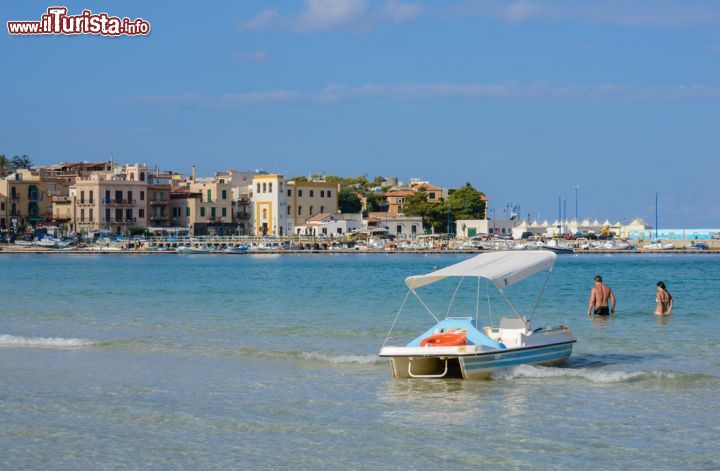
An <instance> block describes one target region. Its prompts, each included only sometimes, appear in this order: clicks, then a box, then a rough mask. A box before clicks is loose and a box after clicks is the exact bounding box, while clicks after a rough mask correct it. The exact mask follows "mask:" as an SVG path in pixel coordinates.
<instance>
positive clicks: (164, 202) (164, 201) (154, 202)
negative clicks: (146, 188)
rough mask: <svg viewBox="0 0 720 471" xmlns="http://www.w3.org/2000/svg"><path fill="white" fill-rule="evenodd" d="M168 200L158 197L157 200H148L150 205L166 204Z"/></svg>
mask: <svg viewBox="0 0 720 471" xmlns="http://www.w3.org/2000/svg"><path fill="white" fill-rule="evenodd" d="M169 202H170V200H166V199H159V200H155V199H153V200H150V206H161V205H165V204H168V203H169Z"/></svg>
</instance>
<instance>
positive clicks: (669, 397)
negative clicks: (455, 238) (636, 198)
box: [0, 254, 720, 469]
mask: <svg viewBox="0 0 720 471" xmlns="http://www.w3.org/2000/svg"><path fill="white" fill-rule="evenodd" d="M467 257H468V256H463V255H406V254H405V255H368V254H365V255H362V254H352V255H282V256H277V255H244V256H223V255H218V256H215V255H188V256H174V255H167V256H132V255H126V256H118V255H87V256H84V255H83V256H71V255H57V256H39V255H28V256H26V255H0V378H2V379H1V380H0V469H127V468H135V469H137V468H144V469H167V468H184V469H200V468H202V469H206V468H224V469H261V468H274V469H316V468H330V467H332V468H339V467H344V468H352V469H366V468H386V469H407V468H418V467H433V468H436V467H438V466H439V467H442V468H443V469H467V468H486V467H491V466H492V467H494V468H498V469H520V468H523V469H527V468H531V469H562V468H577V469H617V468H629V467H635V468H639V469H650V468H652V469H718V468H720V452H719V451H718V445H717V443H718V439H719V438H720V420H718V419H719V418H720V416H719V414H718V412H717V411H718V410H720V394H719V393H718V391H719V387H720V353H719V352H718V345H719V344H720V329H719V327H720V321H718V315H719V314H720V313H718V312H717V309H716V308H715V303H714V301H715V299H716V296H717V294H718V293H719V292H720V257H718V256H714V255H694V256H691V255H689V256H683V255H671V256H670V255H668V256H664V255H649V256H637V255H606V256H601V255H598V256H595V255H582V256H562V257H560V258H559V259H558V263H557V265H556V268H555V271H554V272H553V274H552V277H551V279H550V282H549V284H548V286H547V288H546V290H545V294H544V296H543V298H542V300H541V302H540V304H539V306H538V308H537V311H536V313H535V318H534V320H533V325H534V326H541V325H556V324H565V325H569V326H570V327H571V328H572V329H573V332H574V334H575V336H576V337H577V339H578V343H577V344H576V346H575V350H574V353H573V356H572V357H571V360H570V361H569V362H568V364H567V365H565V366H564V367H558V368H542V367H532V366H521V367H517V368H513V369H508V370H505V371H502V372H500V373H498V374H497V375H495V377H494V378H493V379H491V380H488V381H461V380H409V381H407V380H393V379H392V378H391V373H390V368H389V365H388V363H387V362H386V361H383V360H380V359H378V358H377V352H378V350H379V348H380V346H381V345H382V343H383V341H384V339H385V335H386V333H387V330H388V328H389V327H390V325H391V323H392V321H393V318H394V316H395V313H396V312H397V309H398V308H399V306H400V304H401V302H402V299H403V297H404V296H405V288H404V285H403V279H404V278H405V277H406V276H408V275H411V274H419V273H425V272H428V271H431V270H433V268H434V267H443V266H447V265H449V264H451V263H455V262H457V261H460V260H463V259H465V258H467ZM596 274H601V275H603V277H604V278H605V280H606V282H607V283H608V284H609V285H610V286H611V287H613V289H614V290H615V293H616V295H617V297H618V311H617V314H616V315H615V316H614V317H612V318H610V319H594V318H590V319H589V318H587V317H586V316H585V308H586V305H587V297H588V292H589V289H590V287H591V286H592V278H593V276H594V275H596ZM659 280H663V281H665V282H666V283H667V285H668V288H669V290H670V292H671V293H672V294H673V297H674V299H675V310H674V311H673V314H672V316H670V318H669V319H657V318H656V317H655V316H653V315H652V311H653V310H654V307H655V303H654V299H655V283H656V282H657V281H659ZM542 283H543V277H542V275H539V276H536V277H534V278H532V279H530V280H528V281H527V282H525V283H521V284H519V285H516V286H513V287H511V288H510V289H509V290H508V296H509V297H510V299H511V300H512V301H513V302H514V303H515V304H516V305H517V307H518V309H520V310H521V311H522V312H524V313H527V312H530V311H532V307H533V305H534V302H535V299H536V296H537V294H538V292H539V291H540V288H541V286H542ZM455 287H456V284H455V283H453V282H449V281H448V282H443V283H437V284H436V285H432V286H430V287H427V288H425V289H424V290H423V291H422V294H423V295H424V299H426V300H427V302H428V304H429V305H430V307H431V308H432V309H433V311H434V312H435V313H436V315H438V317H442V316H445V315H446V314H447V313H448V311H447V307H448V306H447V303H448V301H449V299H450V297H451V296H452V293H453V290H454V289H455ZM486 288H487V286H486V285H485V284H484V283H483V284H481V285H480V286H479V287H478V286H477V284H476V282H475V281H468V280H465V281H464V282H463V285H462V286H461V287H460V289H459V290H458V297H457V299H456V301H455V303H454V305H453V308H452V310H451V311H450V312H449V314H450V315H456V316H459V315H467V316H475V315H476V308H477V305H476V296H477V293H478V290H479V292H480V294H481V300H480V301H481V302H480V304H479V313H478V314H479V317H480V319H481V321H485V323H487V321H488V319H489V317H490V316H492V318H493V320H494V321H495V322H497V319H498V318H499V316H501V315H507V314H509V312H510V309H509V307H508V306H507V305H506V304H504V302H503V301H502V299H501V298H498V296H497V294H496V292H493V290H492V289H490V290H487V289H486ZM488 294H489V296H490V300H489V301H490V306H492V311H490V310H489V309H488V299H487V296H488ZM432 323H433V320H432V318H431V317H430V316H429V314H427V312H425V311H424V310H423V309H422V307H421V306H420V305H419V304H418V303H417V302H414V301H412V300H409V301H408V305H407V306H406V309H405V311H404V313H403V315H402V316H401V317H400V321H399V322H398V325H397V326H396V329H395V330H394V331H393V336H392V339H391V341H390V343H391V344H400V345H402V344H404V343H406V342H407V341H409V340H411V339H412V338H413V337H414V336H415V335H417V334H419V333H420V332H422V331H423V330H424V329H426V328H428V327H429V326H430V325H432Z"/></svg>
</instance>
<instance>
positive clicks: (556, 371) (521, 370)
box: [492, 365, 707, 383]
mask: <svg viewBox="0 0 720 471" xmlns="http://www.w3.org/2000/svg"><path fill="white" fill-rule="evenodd" d="M698 377H707V376H706V375H698V374H692V373H675V372H670V371H613V370H604V369H589V368H552V367H546V366H533V365H519V366H516V367H512V368H507V369H502V370H498V371H496V372H493V375H492V378H493V379H497V380H508V379H515V378H582V379H585V380H588V381H591V382H593V383H621V382H626V381H637V380H642V379H653V378H654V379H676V378H686V379H691V378H698Z"/></svg>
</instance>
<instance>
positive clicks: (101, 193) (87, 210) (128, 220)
mask: <svg viewBox="0 0 720 471" xmlns="http://www.w3.org/2000/svg"><path fill="white" fill-rule="evenodd" d="M147 173H148V170H147V165H145V164H132V165H126V166H125V167H122V168H121V167H114V168H113V169H112V170H111V171H109V172H108V171H103V172H95V173H92V174H89V175H88V176H83V177H77V178H76V179H75V183H74V184H72V185H71V186H70V188H69V192H68V200H69V204H70V208H69V209H70V211H69V220H68V221H69V226H70V227H71V228H72V230H73V231H75V232H80V233H88V232H95V231H99V230H101V229H104V230H108V231H111V232H114V233H118V234H128V233H129V232H130V229H132V228H142V229H144V228H146V227H147V225H148V224H147V222H148V215H147V208H148V205H147V189H148V182H147ZM67 204H68V201H66V200H65V199H64V198H57V199H56V200H55V208H54V209H53V213H54V214H57V215H58V216H60V215H64V216H67V215H68V214H67V212H68V211H67V209H68V208H67ZM63 211H65V214H63Z"/></svg>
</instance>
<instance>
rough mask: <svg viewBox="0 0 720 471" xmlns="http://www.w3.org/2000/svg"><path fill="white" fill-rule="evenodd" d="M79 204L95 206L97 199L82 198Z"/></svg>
mask: <svg viewBox="0 0 720 471" xmlns="http://www.w3.org/2000/svg"><path fill="white" fill-rule="evenodd" d="M77 204H78V206H94V205H95V200H80V201H78V202H77Z"/></svg>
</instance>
